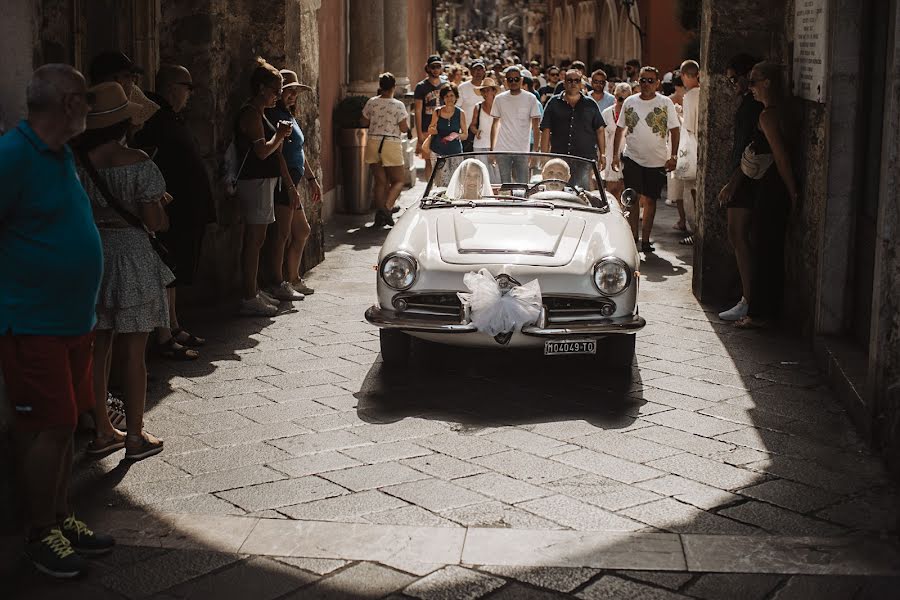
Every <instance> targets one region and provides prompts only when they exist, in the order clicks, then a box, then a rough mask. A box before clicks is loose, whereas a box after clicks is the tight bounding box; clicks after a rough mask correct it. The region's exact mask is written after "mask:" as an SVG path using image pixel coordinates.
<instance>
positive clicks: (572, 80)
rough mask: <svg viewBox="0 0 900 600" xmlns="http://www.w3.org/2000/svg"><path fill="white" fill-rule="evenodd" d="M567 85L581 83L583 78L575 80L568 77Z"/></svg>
mask: <svg viewBox="0 0 900 600" xmlns="http://www.w3.org/2000/svg"><path fill="white" fill-rule="evenodd" d="M566 83H581V78H580V77H576V78H574V79H573V78H572V77H566Z"/></svg>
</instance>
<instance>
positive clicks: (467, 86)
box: [459, 60, 486, 123]
mask: <svg viewBox="0 0 900 600" xmlns="http://www.w3.org/2000/svg"><path fill="white" fill-rule="evenodd" d="M469 72H470V73H471V74H472V79H471V80H470V81H463V82H462V83H461V84H459V108H460V109H461V110H462V111H463V113H465V115H466V123H471V122H472V114H473V113H474V112H475V106H476V105H477V104H478V103H479V102H481V96H479V95H478V94H476V93H475V88H477V87H478V86H480V85H481V83H482V82H483V81H484V76H485V72H486V71H485V69H484V63H483V62H482V61H480V60H476V61H475V62H473V63H472V64H471V65H470V66H469Z"/></svg>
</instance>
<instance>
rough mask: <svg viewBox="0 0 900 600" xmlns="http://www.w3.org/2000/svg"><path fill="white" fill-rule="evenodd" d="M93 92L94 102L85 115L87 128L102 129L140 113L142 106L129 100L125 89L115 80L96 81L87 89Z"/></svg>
mask: <svg viewBox="0 0 900 600" xmlns="http://www.w3.org/2000/svg"><path fill="white" fill-rule="evenodd" d="M88 91H89V92H90V93H92V94H94V98H95V100H94V104H93V106H91V112H89V113H88V116H87V128H88V129H102V128H103V127H109V126H111V125H115V124H116V123H120V122H122V121H125V120H134V119H135V118H137V117H138V116H140V115H141V112H142V111H143V107H142V106H141V105H140V104H138V103H137V102H131V101H130V100H128V97H127V96H126V95H125V90H123V89H122V86H121V85H119V84H118V83H116V82H115V81H107V82H104V83H98V84H97V85H95V86H94V87H92V88H91V89H89V90H88Z"/></svg>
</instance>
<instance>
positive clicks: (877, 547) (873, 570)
mask: <svg viewBox="0 0 900 600" xmlns="http://www.w3.org/2000/svg"><path fill="white" fill-rule="evenodd" d="M91 526H92V527H94V528H96V529H98V530H102V531H105V532H108V533H111V534H112V535H113V536H115V537H116V539H117V540H118V543H120V544H122V545H132V546H147V547H160V548H179V549H187V548H193V549H206V550H213V551H219V552H229V553H238V554H244V555H252V556H288V557H304V558H326V559H341V560H354V561H373V562H391V563H397V562H398V561H399V562H414V563H430V564H442V565H503V566H525V567H589V568H600V569H627V570H636V571H687V572H697V573H701V572H702V573H709V572H714V573H772V574H796V575H882V576H883V575H900V547H898V546H897V545H896V544H895V543H890V542H888V541H884V540H878V539H873V538H864V537H780V536H766V535H759V536H756V535H751V536H734V535H700V534H676V533H623V532H612V531H560V530H525V529H494V528H465V527H398V526H393V525H370V524H359V523H334V522H325V521H292V520H286V519H263V518H257V517H241V516H220V515H191V514H172V513H166V514H148V513H141V512H136V511H107V512H104V513H100V514H98V515H97V516H96V518H95V519H93V520H91Z"/></svg>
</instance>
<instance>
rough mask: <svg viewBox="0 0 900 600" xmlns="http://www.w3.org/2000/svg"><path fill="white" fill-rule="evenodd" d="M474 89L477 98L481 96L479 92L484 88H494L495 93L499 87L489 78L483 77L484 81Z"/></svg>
mask: <svg viewBox="0 0 900 600" xmlns="http://www.w3.org/2000/svg"><path fill="white" fill-rule="evenodd" d="M474 87H475V93H476V94H478V95H479V96H480V95H481V90H483V89H484V88H494V90H495V91H497V90H499V89H500V86H499V85H497V82H496V81H494V80H493V79H491V78H490V77H485V78H484V81H482V82H481V85H476V86H474Z"/></svg>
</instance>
